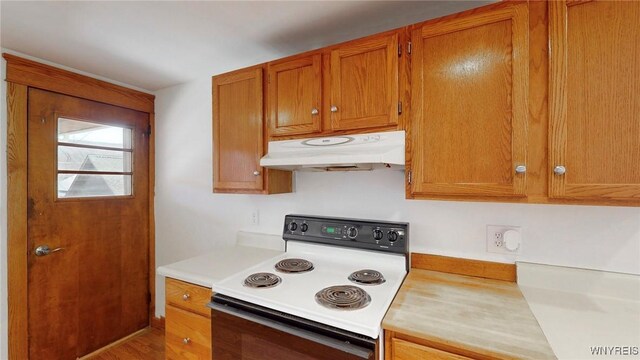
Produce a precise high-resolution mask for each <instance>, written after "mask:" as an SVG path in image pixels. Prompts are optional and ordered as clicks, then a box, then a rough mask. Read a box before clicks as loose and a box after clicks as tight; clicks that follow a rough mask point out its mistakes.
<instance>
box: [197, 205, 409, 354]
mask: <svg viewBox="0 0 640 360" xmlns="http://www.w3.org/2000/svg"><path fill="white" fill-rule="evenodd" d="M408 233H409V225H408V224H407V223H397V222H382V221H370V220H355V219H342V218H326V217H315V216H304V215H287V216H286V217H285V224H284V227H283V239H284V240H285V241H287V243H286V244H287V246H286V252H285V253H284V254H281V255H278V256H276V257H274V258H272V259H269V260H266V261H264V262H262V263H260V264H258V265H255V266H253V267H251V268H249V269H246V270H244V271H241V272H239V273H236V274H234V275H232V276H230V277H228V278H226V279H224V280H222V281H219V282H217V283H215V284H213V292H214V296H213V299H212V302H211V303H210V304H209V306H210V307H211V308H212V331H213V332H212V334H213V335H212V337H213V341H212V343H213V352H214V359H216V358H229V359H231V358H233V359H243V360H254V359H255V360H259V359H278V360H286V359H296V360H300V359H307V360H316V359H318V360H325V359H332V360H334V359H374V357H375V353H376V351H377V352H378V353H379V354H381V351H380V350H381V348H380V346H381V341H378V339H379V338H380V335H381V322H382V319H383V317H384V315H385V313H386V312H387V309H388V308H389V305H390V304H391V302H392V301H393V298H394V297H395V294H396V293H397V291H398V289H399V288H400V286H401V284H402V281H403V280H404V278H405V276H406V274H407V270H408V260H409V258H408V248H409V247H408V244H409V240H408Z"/></svg>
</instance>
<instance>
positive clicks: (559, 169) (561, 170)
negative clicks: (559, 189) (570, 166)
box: [553, 165, 567, 175]
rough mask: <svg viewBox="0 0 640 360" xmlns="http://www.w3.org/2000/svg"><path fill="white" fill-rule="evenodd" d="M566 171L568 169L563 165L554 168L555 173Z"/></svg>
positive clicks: (560, 173)
mask: <svg viewBox="0 0 640 360" xmlns="http://www.w3.org/2000/svg"><path fill="white" fill-rule="evenodd" d="M566 172H567V169H566V168H565V167H564V166H562V165H556V167H554V168H553V173H554V174H556V175H564V173H566Z"/></svg>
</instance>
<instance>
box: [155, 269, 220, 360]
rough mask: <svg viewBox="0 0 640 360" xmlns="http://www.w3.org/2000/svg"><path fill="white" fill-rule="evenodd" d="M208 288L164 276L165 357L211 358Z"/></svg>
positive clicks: (209, 291)
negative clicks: (207, 304) (207, 305)
mask: <svg viewBox="0 0 640 360" xmlns="http://www.w3.org/2000/svg"><path fill="white" fill-rule="evenodd" d="M210 297H211V289H208V288H205V287H202V286H198V285H193V284H190V283H187V282H183V281H179V280H174V279H169V278H167V280H166V309H165V349H166V358H167V359H211V314H210V313H209V311H208V308H207V307H206V303H207V302H209V298H210Z"/></svg>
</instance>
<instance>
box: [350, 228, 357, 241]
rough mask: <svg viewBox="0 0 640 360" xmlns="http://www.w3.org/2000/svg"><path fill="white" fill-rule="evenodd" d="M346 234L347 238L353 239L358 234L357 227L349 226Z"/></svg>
mask: <svg viewBox="0 0 640 360" xmlns="http://www.w3.org/2000/svg"><path fill="white" fill-rule="evenodd" d="M347 236H348V237H349V239H351V240H353V239H355V238H356V236H358V229H356V228H354V227H353V226H352V227H350V228H349V229H348V230H347Z"/></svg>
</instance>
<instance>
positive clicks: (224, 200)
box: [155, 78, 640, 315]
mask: <svg viewBox="0 0 640 360" xmlns="http://www.w3.org/2000/svg"><path fill="white" fill-rule="evenodd" d="M156 96H157V97H156V134H155V136H156V264H157V265H158V266H160V265H164V264H168V263H171V262H174V261H177V260H181V259H185V258H188V257H191V256H195V255H198V254H201V253H202V252H205V251H210V250H213V249H214V248H215V247H216V246H219V245H224V244H231V243H232V242H233V239H234V237H235V232H236V231H238V230H247V231H255V232H265V233H271V234H278V233H279V232H280V231H281V227H282V224H283V220H284V215H285V214H287V213H307V214H314V215H329V216H345V217H361V218H373V219H388V220H402V221H409V222H410V223H411V249H412V251H416V252H425V253H433V254H444V255H452V256H458V257H466V258H475V259H486V260H493V261H502V262H513V261H514V258H509V257H503V256H496V255H493V254H488V253H486V251H485V246H486V245H485V244H486V241H485V231H486V230H485V227H486V225H487V224H498V225H519V226H521V227H522V234H523V245H522V255H521V256H519V257H518V259H517V260H523V261H531V262H538V263H544V264H554V265H564V266H573V267H582V268H589V269H601V270H609V271H618V272H626V273H634V274H640V208H623V207H596V206H561V205H527V204H500V203H471V202H469V203H464V202H444V201H422V200H405V199H404V186H403V181H404V175H403V173H402V172H393V171H374V172H359V173H297V174H296V176H295V185H296V189H295V192H294V193H292V194H282V195H268V196H266V195H224V194H213V193H212V190H211V188H212V180H211V179H212V153H211V148H212V143H211V80H210V79H209V78H206V79H202V80H196V81H193V82H190V83H187V84H184V85H179V86H175V87H171V88H168V89H164V90H161V91H159V92H157V93H156ZM255 209H257V210H259V212H260V224H259V225H258V226H252V225H250V223H249V215H250V213H251V211H252V210H255ZM156 284H157V290H156V294H157V295H156V301H157V310H156V313H157V314H158V315H162V314H164V283H163V279H162V278H160V277H158V278H157V281H156Z"/></svg>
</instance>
